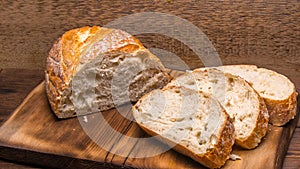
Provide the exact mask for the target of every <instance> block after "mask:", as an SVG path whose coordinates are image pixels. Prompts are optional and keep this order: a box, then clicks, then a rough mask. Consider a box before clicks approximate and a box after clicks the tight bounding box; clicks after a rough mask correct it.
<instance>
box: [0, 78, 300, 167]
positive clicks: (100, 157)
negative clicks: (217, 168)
mask: <svg viewBox="0 0 300 169" xmlns="http://www.w3.org/2000/svg"><path fill="white" fill-rule="evenodd" d="M130 110H131V105H124V106H123V107H121V108H118V110H117V109H112V110H109V111H104V112H101V113H95V114H91V115H87V116H83V117H78V118H72V119H68V120H59V119H57V118H56V116H55V115H54V114H53V113H52V111H51V108H50V106H49V103H48V100H47V96H46V93H45V83H44V82H43V83H41V84H39V85H38V86H37V87H36V88H35V89H34V90H33V91H32V92H31V93H30V94H29V95H28V96H27V97H26V99H25V100H24V101H23V102H22V104H21V105H20V106H19V107H18V108H17V109H16V110H15V112H14V113H13V114H12V116H11V117H10V118H9V119H8V120H7V121H6V122H5V123H4V124H3V125H2V126H1V127H0V147H1V149H0V157H2V158H5V159H9V160H13V161H18V162H26V163H29V164H34V165H40V166H48V167H54V168H99V167H109V168H111V167H112V168H114V167H115V168H119V167H122V168H132V167H133V168H156V169H167V168H169V169H172V168H178V169H181V168H182V169H185V168H191V169H194V168H195V169H196V168H204V167H203V166H201V165H200V164H198V163H197V162H195V161H193V160H191V159H190V158H188V157H185V156H183V155H181V154H179V153H177V152H175V151H173V150H168V151H164V148H165V147H166V145H164V144H162V143H161V142H159V141H156V140H153V139H148V140H146V141H143V140H142V139H128V137H130V138H145V137H149V136H148V135H147V134H146V133H145V132H143V131H142V130H141V129H140V128H139V126H138V125H137V124H136V123H134V122H133V121H132V120H133V117H132V114H131V111H130ZM298 110H299V109H298ZM124 117H125V118H124ZM298 117H299V114H298V116H297V117H296V118H295V119H294V120H292V121H291V122H289V123H288V124H287V125H286V126H284V127H273V126H271V127H270V129H269V131H268V133H267V136H266V137H265V138H264V139H263V141H262V143H261V144H260V146H259V147H257V148H256V149H254V150H244V149H242V148H239V147H235V148H234V150H233V153H234V154H237V155H239V156H240V157H241V158H242V160H238V161H230V160H229V161H227V163H226V164H225V166H224V167H223V168H225V169H231V168H237V169H244V168H257V169H265V168H276V169H279V168H281V167H282V162H283V156H284V155H285V153H286V150H287V148H288V145H289V142H290V139H291V137H292V134H293V131H294V129H295V127H296V125H297V121H298ZM128 119H129V120H128ZM88 126H91V127H88ZM110 127H111V128H112V129H114V130H115V131H118V133H117V132H115V133H112V132H111V131H110V130H109V128H110ZM126 136H127V137H126ZM157 152H161V153H159V154H157V155H152V154H156V153H157ZM147 156H149V157H147ZM141 157H145V158H141ZM158 161H159V162H158Z"/></svg>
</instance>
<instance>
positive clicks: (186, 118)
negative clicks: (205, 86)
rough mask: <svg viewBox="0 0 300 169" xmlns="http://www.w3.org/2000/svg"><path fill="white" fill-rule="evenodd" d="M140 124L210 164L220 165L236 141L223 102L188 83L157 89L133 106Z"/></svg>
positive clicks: (134, 114) (152, 133) (180, 149)
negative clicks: (220, 102) (186, 84)
mask: <svg viewBox="0 0 300 169" xmlns="http://www.w3.org/2000/svg"><path fill="white" fill-rule="evenodd" d="M132 111H133V116H134V118H135V120H136V122H137V123H138V125H139V126H140V127H141V128H142V129H144V130H145V131H146V132H147V133H148V134H150V135H153V136H155V135H158V138H159V139H162V140H164V141H165V142H166V143H167V144H169V145H171V146H172V145H174V144H175V145H176V146H175V147H173V148H174V149H175V150H176V151H178V152H180V153H182V154H184V155H187V156H189V157H191V158H193V159H194V160H196V161H198V162H199V163H201V164H203V165H204V166H206V167H209V168H220V167H221V166H222V165H224V163H225V161H226V160H227V159H228V158H229V155H230V152H231V150H232V145H233V143H234V126H233V124H232V122H231V121H230V117H229V115H228V114H227V113H226V111H225V110H224V108H223V107H222V106H221V105H220V104H219V102H218V101H217V100H215V99H213V98H212V97H211V96H210V95H208V94H205V93H203V92H198V91H196V90H191V89H188V88H185V87H177V86H169V87H165V88H163V89H157V90H153V91H152V92H150V93H148V94H146V95H145V96H143V97H142V98H141V99H140V100H139V101H138V102H137V103H136V104H135V105H134V107H133V110H132Z"/></svg>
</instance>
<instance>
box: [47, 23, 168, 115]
mask: <svg viewBox="0 0 300 169" xmlns="http://www.w3.org/2000/svg"><path fill="white" fill-rule="evenodd" d="M45 74H46V75H45V76H46V91H47V96H48V100H49V102H50V104H51V107H52V110H53V111H54V113H55V114H56V116H57V117H59V118H68V117H74V116H76V115H85V114H88V113H93V112H98V111H103V110H107V109H110V108H113V107H115V106H118V105H120V104H123V103H125V102H130V101H137V100H138V99H139V98H140V97H141V96H142V95H144V94H145V93H148V92H149V91H151V90H153V89H156V88H161V87H163V86H164V85H165V84H166V83H168V82H169V81H170V79H171V77H170V76H169V75H168V73H167V72H166V71H165V69H164V67H163V65H162V63H161V62H160V60H159V59H158V58H157V57H156V56H154V55H153V54H151V53H150V52H149V51H148V50H147V49H145V48H144V46H143V45H142V44H141V43H140V42H139V41H138V40H137V39H136V38H134V37H133V36H131V35H130V34H128V33H126V32H124V31H121V30H117V29H108V28H101V27H98V26H93V27H82V28H78V29H73V30H70V31H68V32H66V33H65V34H63V35H62V37H61V38H59V39H58V41H57V42H56V43H55V44H54V45H53V47H52V49H51V50H50V53H49V56H48V58H47V70H46V73H45Z"/></svg>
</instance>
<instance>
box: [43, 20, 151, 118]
mask: <svg viewBox="0 0 300 169" xmlns="http://www.w3.org/2000/svg"><path fill="white" fill-rule="evenodd" d="M143 49H145V48H144V46H143V45H142V44H141V43H140V42H139V41H138V40H137V39H136V38H134V37H133V36H131V35H130V34H128V33H126V32H124V31H121V30H116V29H107V28H101V27H98V26H93V27H88V26H86V27H82V28H78V29H73V30H70V31H68V32H66V33H65V34H63V35H62V37H61V38H59V39H58V40H57V41H56V42H55V43H54V44H53V47H52V48H51V50H50V52H49V56H48V58H47V65H46V72H45V79H46V92H47V96H48V100H49V103H50V105H51V107H52V109H53V111H54V113H55V114H56V115H58V117H63V115H62V112H59V109H60V106H62V102H63V99H62V97H63V96H64V90H65V89H66V88H68V87H69V85H70V82H71V80H72V78H73V75H74V74H75V73H76V69H77V68H78V66H79V65H80V64H84V63H86V62H88V61H89V60H91V59H93V58H94V57H96V56H97V54H100V53H107V52H112V51H123V52H128V53H132V52H136V51H138V50H143ZM95 52H97V54H95ZM152 57H154V56H152Z"/></svg>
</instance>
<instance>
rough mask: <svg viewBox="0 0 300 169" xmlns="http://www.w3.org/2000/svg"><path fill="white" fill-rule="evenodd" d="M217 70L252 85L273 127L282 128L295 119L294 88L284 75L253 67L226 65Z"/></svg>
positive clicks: (295, 95) (295, 102)
mask: <svg viewBox="0 0 300 169" xmlns="http://www.w3.org/2000/svg"><path fill="white" fill-rule="evenodd" d="M218 69H220V70H223V71H225V72H228V73H231V74H234V75H238V76H240V77H242V78H244V79H245V80H246V81H248V82H249V83H250V84H251V85H252V87H253V88H254V89H255V90H256V91H257V92H258V93H259V95H260V96H261V97H262V98H263V99H264V101H265V103H266V105H267V108H268V112H269V115H270V123H272V124H273V125H275V126H283V125H285V124H286V123H287V122H289V121H290V120H291V119H293V118H294V117H295V115H296V108H297V92H296V88H295V86H294V84H293V83H292V82H291V81H290V80H289V79H288V78H287V77H285V76H284V75H281V74H279V73H277V72H275V71H272V70H268V69H265V68H258V67H256V66H254V65H228V66H222V67H218Z"/></svg>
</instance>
